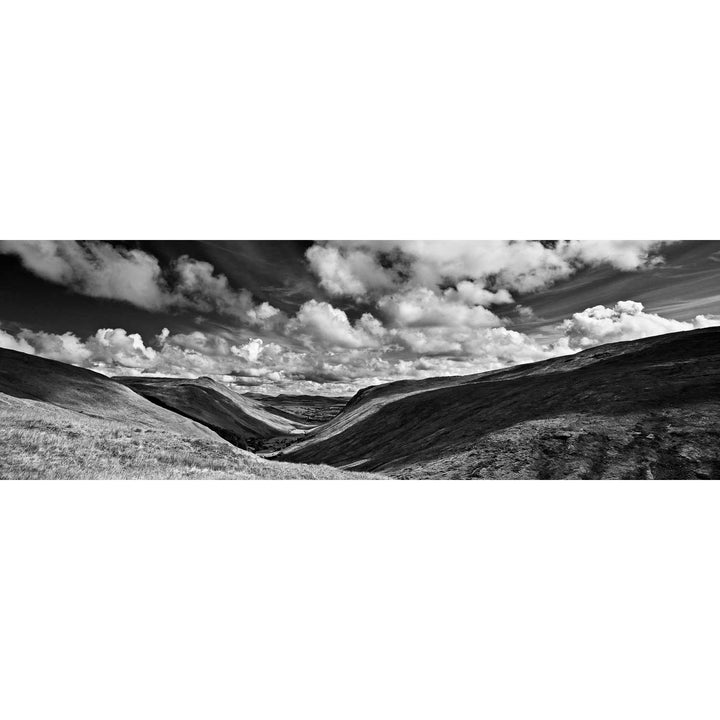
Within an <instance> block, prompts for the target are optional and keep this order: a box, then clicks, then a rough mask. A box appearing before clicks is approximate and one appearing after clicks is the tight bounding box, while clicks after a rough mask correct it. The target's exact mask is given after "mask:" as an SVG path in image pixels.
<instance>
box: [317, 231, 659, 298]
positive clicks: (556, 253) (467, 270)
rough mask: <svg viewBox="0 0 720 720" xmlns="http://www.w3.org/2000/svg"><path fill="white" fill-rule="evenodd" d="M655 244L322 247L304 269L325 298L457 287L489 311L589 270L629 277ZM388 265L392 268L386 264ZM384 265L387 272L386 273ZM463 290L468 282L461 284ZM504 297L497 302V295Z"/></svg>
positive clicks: (647, 262) (645, 263)
mask: <svg viewBox="0 0 720 720" xmlns="http://www.w3.org/2000/svg"><path fill="white" fill-rule="evenodd" d="M660 244H661V243H660V242H658V241H614V240H607V241H595V242H592V243H587V242H585V243H583V242H579V241H557V242H555V241H553V242H532V241H512V240H488V241H484V242H475V241H452V242H451V241H416V240H412V241H401V242H393V243H331V242H328V243H324V244H316V245H313V246H312V247H311V248H310V249H309V250H308V251H307V258H308V261H309V263H310V267H311V269H312V270H313V272H314V273H315V274H316V275H317V277H318V278H319V280H320V283H321V285H322V286H323V287H324V288H325V289H326V290H327V291H328V292H329V293H330V294H331V295H336V296H341V295H344V296H348V297H354V298H356V299H365V300H367V299H368V298H370V299H372V298H378V297H383V296H385V295H389V294H392V293H393V292H396V291H401V290H403V289H405V288H408V287H411V288H412V287H425V288H429V289H438V288H443V289H444V288H445V287H447V286H448V285H450V286H453V287H456V289H457V291H458V293H460V294H461V295H462V296H463V299H467V300H470V299H471V298H472V302H473V303H474V304H477V305H483V306H485V307H488V306H489V305H491V304H493V303H498V302H510V301H512V297H511V293H527V292H534V291H536V290H539V289H541V288H545V287H548V286H549V285H552V284H553V283H555V282H557V281H558V280H562V279H564V278H567V277H569V276H570V275H572V274H573V273H575V272H577V270H578V269H580V268H582V267H587V266H596V265H600V264H608V265H611V266H612V267H615V268H617V269H618V270H623V271H630V270H640V269H642V268H647V267H651V266H653V265H655V264H657V263H658V262H661V258H660V257H659V256H658V255H656V254H655V252H656V251H657V249H658V247H659V246H660ZM390 261H391V262H390ZM389 266H392V269H390V267H389ZM462 283H470V285H464V286H463V287H464V290H463V289H461V287H460V285H461V284H462ZM498 292H501V293H502V295H501V296H500V297H498V295H497V293H498Z"/></svg>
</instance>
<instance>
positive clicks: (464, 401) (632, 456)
mask: <svg viewBox="0 0 720 720" xmlns="http://www.w3.org/2000/svg"><path fill="white" fill-rule="evenodd" d="M719 448H720V328H707V329H702V330H694V331H689V332H681V333H673V334H668V335H660V336H657V337H652V338H647V339H643V340H636V341H631V342H625V343H614V344H608V345H603V346H600V347H595V348H592V349H590V350H586V351H584V352H581V353H578V354H576V355H571V356H565V357H560V358H554V359H551V360H546V361H543V362H539V363H531V364H527V365H518V366H515V367H512V368H509V369H506V370H495V371H492V372H488V373H482V374H478V375H472V376H460V377H454V378H447V377H445V378H432V379H429V380H421V381H404V382H400V383H390V384H388V385H382V386H377V387H372V388H366V389H365V390H362V391H360V392H359V393H358V394H357V395H356V396H355V397H354V398H353V399H352V400H351V401H350V402H349V403H348V405H347V406H346V408H345V410H343V412H342V413H341V414H340V415H338V416H337V417H336V418H335V419H334V420H332V421H330V422H329V423H328V424H327V425H325V426H322V427H321V428H318V429H317V430H316V431H314V432H313V433H311V436H310V437H309V438H308V439H307V440H304V441H302V442H300V443H297V444H296V445H294V446H293V447H292V448H290V449H289V450H286V451H285V452H283V453H282V454H280V455H278V456H277V457H279V458H282V459H284V460H289V461H292V462H325V463H331V464H334V465H336V466H338V467H346V468H350V467H352V468H353V469H363V470H376V471H382V472H385V473H388V474H391V475H394V476H396V477H442V478H459V479H464V478H474V477H478V478H523V477H532V478H552V477H567V478H601V477H606V478H669V477H679V478H692V477H718V476H720V450H719Z"/></svg>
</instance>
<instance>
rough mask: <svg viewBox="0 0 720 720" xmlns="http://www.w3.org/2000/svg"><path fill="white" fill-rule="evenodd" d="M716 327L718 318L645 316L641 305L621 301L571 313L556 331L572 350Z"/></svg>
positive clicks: (718, 322)
mask: <svg viewBox="0 0 720 720" xmlns="http://www.w3.org/2000/svg"><path fill="white" fill-rule="evenodd" d="M716 325H720V317H711V316H706V315H697V316H696V317H695V318H693V319H692V320H690V321H687V322H684V321H681V320H672V319H671V318H665V317H662V316H661V315H656V314H654V313H646V312H645V310H644V306H643V304H642V303H639V302H634V301H632V300H622V301H620V302H617V303H615V305H614V307H612V308H608V307H605V306H604V305H596V306H595V307H591V308H587V309H585V310H583V311H582V312H578V313H575V314H574V315H573V316H572V317H571V318H569V319H568V320H565V321H564V322H563V323H562V325H561V326H560V328H561V329H562V331H563V332H564V335H565V338H564V339H565V341H566V342H567V346H568V347H569V348H570V349H572V350H581V349H583V348H588V347H592V346H594V345H601V344H603V343H611V342H619V341H622V340H637V339H640V338H645V337H651V336H653V335H662V334H663V333H670V332H679V331H681V330H693V329H696V328H703V327H711V326H716Z"/></svg>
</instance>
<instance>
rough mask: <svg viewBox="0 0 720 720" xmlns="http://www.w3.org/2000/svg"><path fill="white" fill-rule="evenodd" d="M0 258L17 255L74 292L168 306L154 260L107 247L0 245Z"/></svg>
mask: <svg viewBox="0 0 720 720" xmlns="http://www.w3.org/2000/svg"><path fill="white" fill-rule="evenodd" d="M0 253H6V254H12V255H17V257H19V258H20V261H21V262H22V264H23V267H25V268H26V269H27V270H30V271H31V272H33V273H34V274H35V275H37V276H38V277H41V278H43V279H44V280H49V281H50V282H54V283H58V284H59V285H64V286H65V287H68V288H71V289H72V290H74V291H75V292H78V293H81V294H83V295H89V296H91V297H98V298H110V299H113V300H122V301H124V302H129V303H132V304H133V305H137V306H138V307H143V308H146V309H149V310H159V309H161V308H163V307H165V305H166V304H167V289H166V287H165V286H164V283H163V280H162V273H161V269H160V264H159V263H158V260H157V258H155V257H153V256H152V255H149V254H148V253H146V252H143V251H142V250H126V249H124V248H117V247H114V246H113V245H110V244H109V243H104V242H88V243H80V242H75V241H44V240H42V241H25V240H23V241H17V240H3V241H0Z"/></svg>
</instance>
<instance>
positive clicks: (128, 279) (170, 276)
mask: <svg viewBox="0 0 720 720" xmlns="http://www.w3.org/2000/svg"><path fill="white" fill-rule="evenodd" d="M0 253H5V254H12V255H16V256H17V257H18V258H20V261H21V262H22V264H23V266H24V267H25V268H26V269H27V270H29V271H30V272H32V273H34V274H35V275H37V276H38V277H41V278H43V279H44V280H49V281H50V282H54V283H58V284H59V285H63V286H65V287H68V288H70V289H72V290H73V291H75V292H77V293H80V294H82V295H88V296H90V297H98V298H107V299H111V300H119V301H122V302H128V303H131V304H133V305H135V306H137V307H140V308H143V309H144V310H150V311H156V310H177V309H180V308H185V309H189V310H195V311H198V312H202V313H210V312H216V313H219V314H221V315H227V316H230V317H233V318H236V319H238V320H240V321H242V322H245V323H247V324H250V325H254V326H260V325H264V324H266V323H268V322H270V321H272V322H275V323H277V322H279V321H282V317H283V316H282V313H281V312H280V311H279V310H278V309H277V308H274V307H273V306H272V305H270V304H268V303H267V302H264V303H261V304H259V305H256V304H255V302H254V300H253V297H252V294H251V293H250V291H248V290H246V289H242V288H241V289H239V290H236V289H234V288H232V287H231V286H230V282H229V281H228V279H227V277H226V276H225V275H223V274H222V273H217V272H216V271H215V268H214V267H213V266H212V265H211V264H210V263H207V262H204V261H201V260H195V259H194V258H191V257H189V256H188V255H182V256H180V257H179V258H177V259H176V260H174V261H173V262H172V263H171V264H170V265H169V266H168V267H167V268H166V269H165V270H164V271H163V269H162V268H161V267H160V263H159V261H158V259H157V258H156V257H154V256H153V255H151V254H149V253H147V252H144V251H143V250H137V249H133V250H127V249H125V248H122V247H116V246H114V245H112V244H111V243H107V242H99V241H93V242H76V241H54V240H53V241H9V240H4V241H0Z"/></svg>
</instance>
